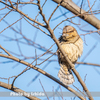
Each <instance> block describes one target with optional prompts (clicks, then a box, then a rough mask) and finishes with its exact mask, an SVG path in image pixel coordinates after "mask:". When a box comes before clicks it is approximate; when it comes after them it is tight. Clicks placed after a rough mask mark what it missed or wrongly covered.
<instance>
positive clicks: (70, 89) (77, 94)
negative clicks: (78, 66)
mask: <svg viewBox="0 0 100 100" xmlns="http://www.w3.org/2000/svg"><path fill="white" fill-rule="evenodd" d="M0 57H5V58H8V59H12V60H14V61H17V62H19V63H21V64H24V65H27V66H29V67H31V68H32V69H35V70H36V71H38V72H40V73H42V74H43V75H45V76H47V77H49V78H50V79H52V80H54V81H55V82H57V83H59V84H60V85H62V86H63V87H65V88H66V89H68V90H69V91H71V92H72V93H74V94H75V95H76V96H78V97H79V98H80V99H81V100H85V99H84V98H83V97H82V96H81V95H80V94H79V93H78V92H76V91H75V90H73V89H72V88H70V87H69V86H66V85H64V84H63V83H62V82H60V81H59V80H58V79H56V78H55V77H53V76H52V75H50V74H48V73H47V72H45V71H43V70H42V69H40V68H38V67H36V66H33V65H32V64H29V63H28V62H25V61H23V60H20V59H18V58H16V57H13V56H7V55H4V54H0Z"/></svg>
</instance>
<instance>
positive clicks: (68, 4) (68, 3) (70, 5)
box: [52, 0, 100, 29]
mask: <svg viewBox="0 0 100 100" xmlns="http://www.w3.org/2000/svg"><path fill="white" fill-rule="evenodd" d="M52 1H54V2H56V3H58V4H59V3H60V2H61V0H52ZM61 6H62V7H64V8H66V9H68V10H69V11H71V12H72V13H74V14H75V15H79V14H82V15H80V16H79V17H80V18H82V19H83V20H85V21H86V22H88V23H89V24H91V25H92V26H94V27H95V28H97V29H100V20H98V19H97V18H96V17H95V16H94V15H90V14H83V13H86V12H85V11H84V10H83V9H80V7H78V6H77V5H76V4H75V3H74V2H72V0H64V2H62V3H61Z"/></svg>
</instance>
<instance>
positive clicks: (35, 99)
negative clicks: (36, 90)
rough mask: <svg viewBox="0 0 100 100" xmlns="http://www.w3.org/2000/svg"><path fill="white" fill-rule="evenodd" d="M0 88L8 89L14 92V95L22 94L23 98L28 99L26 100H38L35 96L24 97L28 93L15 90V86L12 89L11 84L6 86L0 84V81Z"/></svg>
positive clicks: (5, 84)
mask: <svg viewBox="0 0 100 100" xmlns="http://www.w3.org/2000/svg"><path fill="white" fill-rule="evenodd" d="M0 87H3V88H6V89H9V90H11V91H14V92H16V93H19V92H20V93H22V95H23V96H24V97H26V98H28V99H30V100H40V99H38V98H37V97H35V96H31V95H29V96H27V95H25V94H28V93H27V92H25V91H23V90H21V89H19V88H17V87H15V86H13V88H12V85H11V84H7V83H4V82H1V81H0Z"/></svg>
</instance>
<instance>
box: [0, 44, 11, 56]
mask: <svg viewBox="0 0 100 100" xmlns="http://www.w3.org/2000/svg"><path fill="white" fill-rule="evenodd" d="M0 48H1V49H2V50H4V51H5V52H6V53H7V54H8V55H9V56H12V55H11V54H10V53H9V52H8V51H7V50H6V49H5V48H3V47H2V46H1V45H0Z"/></svg>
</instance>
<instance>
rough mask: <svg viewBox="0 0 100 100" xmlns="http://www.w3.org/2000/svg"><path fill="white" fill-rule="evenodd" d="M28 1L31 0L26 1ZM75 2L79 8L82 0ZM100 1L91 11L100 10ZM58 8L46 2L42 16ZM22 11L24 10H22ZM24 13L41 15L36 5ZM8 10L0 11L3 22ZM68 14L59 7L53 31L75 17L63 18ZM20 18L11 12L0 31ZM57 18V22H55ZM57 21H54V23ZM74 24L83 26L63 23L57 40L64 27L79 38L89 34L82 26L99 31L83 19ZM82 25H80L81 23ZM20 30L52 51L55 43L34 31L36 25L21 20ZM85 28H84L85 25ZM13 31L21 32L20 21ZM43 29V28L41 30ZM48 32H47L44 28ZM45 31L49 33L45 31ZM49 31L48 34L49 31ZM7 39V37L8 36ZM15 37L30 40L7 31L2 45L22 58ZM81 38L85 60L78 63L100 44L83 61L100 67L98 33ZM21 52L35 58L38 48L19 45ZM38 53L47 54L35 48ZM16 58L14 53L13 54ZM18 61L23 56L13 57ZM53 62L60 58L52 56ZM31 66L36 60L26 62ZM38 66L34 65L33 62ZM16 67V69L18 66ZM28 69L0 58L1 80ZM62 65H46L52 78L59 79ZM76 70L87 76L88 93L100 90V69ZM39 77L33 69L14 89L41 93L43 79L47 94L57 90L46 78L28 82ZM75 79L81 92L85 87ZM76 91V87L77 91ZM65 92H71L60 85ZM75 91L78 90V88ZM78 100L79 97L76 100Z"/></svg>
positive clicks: (25, 8)
mask: <svg viewBox="0 0 100 100" xmlns="http://www.w3.org/2000/svg"><path fill="white" fill-rule="evenodd" d="M25 1H28V0H25ZM41 1H42V2H41V4H43V1H44V0H41ZM78 1H79V0H76V1H75V3H76V4H77V5H78V6H80V5H81V1H79V2H78ZM93 2H94V0H92V1H90V6H92V4H93ZM99 4H100V1H99V0H97V2H96V3H95V6H94V7H93V8H92V10H98V9H100V7H99ZM83 5H84V6H83V9H84V10H86V11H87V10H88V9H89V8H88V3H87V1H86V0H84V3H83ZM56 6H57V4H56V3H54V2H52V1H51V0H49V1H47V3H46V4H45V6H44V8H43V13H44V14H45V16H46V18H47V19H48V18H49V16H50V15H51V13H52V11H53V10H54V9H55V7H56ZM3 7H4V5H3V4H1V3H0V9H1V8H3ZM20 9H21V8H20ZM21 10H22V11H23V12H24V13H25V14H28V15H29V16H30V17H31V18H33V19H34V18H35V16H36V15H37V14H38V8H37V7H36V6H35V5H30V4H29V5H25V6H23V7H22V9H21ZM8 11H9V10H7V9H4V10H0V19H1V18H2V17H3V16H4V15H5V14H6V13H7V12H8ZM65 12H68V10H66V9H64V8H62V7H60V8H59V9H57V11H56V12H55V13H54V15H53V17H52V19H51V20H52V21H51V22H50V26H51V28H52V29H53V28H54V27H55V26H56V25H57V24H58V23H59V22H61V21H62V20H64V19H66V18H67V17H71V16H73V14H72V13H71V12H68V13H67V14H66V15H65V16H61V15H62V13H65ZM58 16H61V17H59V18H57V17H58ZM95 16H96V17H97V18H99V19H100V16H99V14H98V15H95ZM20 17H21V16H20V15H19V14H18V13H17V12H12V13H10V14H9V15H8V16H6V17H5V19H4V20H2V21H1V22H0V32H1V31H2V30H3V29H4V28H6V27H7V26H8V25H7V24H6V23H5V21H7V22H8V23H9V24H12V23H14V22H15V21H17V20H18V19H19V18H20ZM55 18H56V19H55ZM53 19H55V20H53ZM38 20H39V22H43V21H42V18H41V16H38ZM72 21H73V22H74V23H76V24H80V25H74V24H72V23H70V22H68V21H67V22H64V23H62V24H61V25H60V26H59V27H58V28H57V29H56V30H55V31H54V33H55V36H56V38H59V36H60V35H61V34H60V33H61V32H62V29H63V27H64V26H65V25H72V26H74V27H75V28H76V29H77V32H78V33H79V35H81V34H86V33H87V32H83V31H81V30H80V29H79V28H78V26H79V27H82V29H84V30H96V29H95V28H94V27H92V26H91V25H89V24H88V23H86V22H85V21H83V20H80V19H79V18H73V19H72ZM79 22H80V23H79ZM21 25H22V26H21V29H22V33H23V35H24V36H26V37H27V38H28V39H31V40H34V41H35V42H36V43H38V44H40V45H41V46H44V47H45V48H47V49H48V48H49V47H50V46H51V45H52V44H53V43H54V42H53V40H52V39H51V38H50V37H48V36H47V35H45V34H44V33H42V32H41V31H39V30H37V29H36V28H34V27H33V26H31V25H30V24H28V23H27V22H26V21H25V20H24V19H22V20H21ZM84 25H85V26H84ZM12 27H13V28H15V29H16V30H17V31H18V32H19V30H20V22H17V23H16V24H14V25H13V26H12ZM42 29H43V28H42ZM44 30H45V29H44ZM45 31H46V30H45ZM46 32H48V31H46ZM5 36H7V38H6V37H5ZM34 37H36V38H34ZM16 38H20V41H22V42H24V43H27V41H25V40H24V39H22V36H21V35H19V34H17V33H16V32H14V31H13V30H12V29H11V28H8V29H6V30H5V31H4V32H2V33H1V34H0V45H1V46H3V47H4V48H5V49H7V50H8V51H12V52H14V53H16V54H19V55H20V52H19V49H18V44H17V42H16V41H14V40H13V39H16ZM81 38H82V39H83V41H84V51H83V55H82V57H81V58H80V59H79V60H78V61H81V60H82V59H83V58H84V56H85V55H86V54H87V53H88V52H89V50H90V49H91V48H92V47H93V46H94V45H95V44H96V43H97V45H96V47H95V48H94V49H93V51H92V52H91V53H90V54H89V56H88V57H86V59H85V60H84V62H89V63H96V64H100V59H99V58H100V37H99V35H98V34H97V33H93V34H90V35H86V36H85V40H84V37H83V36H81ZM19 45H20V48H21V51H22V53H23V55H24V56H26V57H33V56H35V48H34V46H29V45H25V44H23V43H21V42H20V43H19ZM51 50H52V52H56V50H57V46H56V45H54V46H53V47H52V49H51ZM0 52H2V53H4V52H3V51H2V50H0ZM36 52H37V55H41V54H43V53H44V51H41V50H39V49H37V48H36ZM12 55H14V54H12ZM14 56H16V57H17V58H20V59H23V57H20V56H17V55H14ZM49 56H50V55H45V56H43V57H42V58H43V59H45V58H47V57H49ZM50 59H54V60H57V56H53V57H52V58H50ZM25 61H27V62H29V63H31V62H32V61H33V59H27V60H25ZM40 62H41V60H38V63H40ZM47 63H48V62H45V63H43V64H41V65H40V66H37V67H39V68H41V69H42V68H43V67H44V66H45V65H46V64H47ZM34 64H35V63H34ZM16 65H17V66H16ZM25 68H26V66H24V65H22V64H18V63H17V62H15V61H13V62H12V60H9V59H5V58H2V57H0V77H3V78H9V77H11V76H14V75H18V74H19V73H20V72H22V71H23V70H24V69H25ZM59 68H60V66H59V64H58V62H57V61H53V62H51V63H49V64H48V65H47V67H46V68H45V69H44V70H45V71H46V72H47V73H49V74H51V75H53V76H54V77H56V78H58V77H57V74H58V70H59ZM77 71H78V72H79V74H80V76H81V78H82V79H83V80H84V78H85V76H86V81H85V83H86V86H87V88H88V89H89V91H91V92H92V91H93V92H94V91H96V92H98V91H100V80H99V78H100V68H99V67H95V66H89V65H80V66H79V67H78V68H77ZM37 74H38V72H37V71H35V70H33V69H31V70H29V71H27V72H25V73H24V74H23V75H21V76H20V77H19V78H17V80H16V82H15V84H14V85H15V86H16V87H18V88H20V89H22V90H24V91H27V92H28V91H29V92H30V91H33V92H37V91H42V92H43V89H42V86H41V84H40V82H39V79H40V80H41V83H42V85H43V87H44V89H45V91H46V92H52V91H53V89H54V91H55V90H56V89H57V88H58V86H59V84H57V83H56V82H54V81H52V80H51V79H49V78H47V77H46V76H44V75H42V74H40V75H39V77H38V78H37V79H36V80H35V81H33V83H31V84H30V85H29V86H27V85H28V83H29V82H30V81H31V80H32V79H33V78H34V77H35V76H36V75H37ZM74 78H75V83H74V85H75V86H77V87H78V88H79V89H80V90H82V87H81V85H80V83H79V82H78V80H77V79H76V77H75V76H74ZM0 81H2V82H6V83H8V81H7V80H4V79H0ZM12 81H13V79H10V83H12ZM70 87H72V88H74V87H73V86H72V85H70ZM74 89H75V88H74ZM61 90H62V91H65V92H68V90H66V89H65V88H64V87H62V86H61V89H59V91H61ZM75 90H76V89H75ZM2 91H5V92H7V91H9V90H7V89H4V88H2V87H0V92H2ZM64 98H66V100H67V99H69V100H70V99H71V98H68V97H64ZM0 99H2V100H6V99H8V100H17V99H19V100H20V99H21V100H27V99H26V98H24V97H9V98H8V97H0ZM41 99H43V98H41ZM94 99H95V100H99V99H100V97H98V98H96V97H95V98H94ZM50 100H53V98H50ZM55 100H62V99H61V98H60V99H59V98H56V99H55ZM76 100H78V98H77V99H76Z"/></svg>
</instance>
